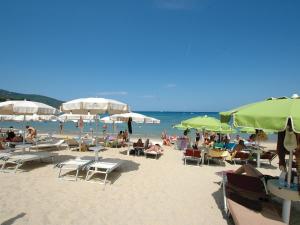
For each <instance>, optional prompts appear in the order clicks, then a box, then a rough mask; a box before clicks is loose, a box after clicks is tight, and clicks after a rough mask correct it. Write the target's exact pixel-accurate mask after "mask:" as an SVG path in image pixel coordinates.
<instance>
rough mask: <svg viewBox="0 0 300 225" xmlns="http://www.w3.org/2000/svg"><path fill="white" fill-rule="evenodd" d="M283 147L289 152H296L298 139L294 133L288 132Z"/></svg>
mask: <svg viewBox="0 0 300 225" xmlns="http://www.w3.org/2000/svg"><path fill="white" fill-rule="evenodd" d="M283 145H284V147H285V149H286V150H288V151H294V150H295V149H296V148H297V137H296V134H295V133H294V132H293V131H288V130H286V132H285V137H284V142H283Z"/></svg>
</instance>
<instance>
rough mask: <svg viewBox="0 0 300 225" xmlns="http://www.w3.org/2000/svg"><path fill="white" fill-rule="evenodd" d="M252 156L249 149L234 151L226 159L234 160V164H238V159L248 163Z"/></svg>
mask: <svg viewBox="0 0 300 225" xmlns="http://www.w3.org/2000/svg"><path fill="white" fill-rule="evenodd" d="M250 156H251V154H250V152H248V151H233V152H232V153H231V154H228V156H227V157H226V160H228V161H231V162H233V163H234V165H236V161H239V162H245V163H246V164H248V160H249V158H250Z"/></svg>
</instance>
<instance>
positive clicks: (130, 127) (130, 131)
mask: <svg viewBox="0 0 300 225" xmlns="http://www.w3.org/2000/svg"><path fill="white" fill-rule="evenodd" d="M131 123H132V118H131V117H129V118H128V122H127V126H128V133H129V134H132V124H131Z"/></svg>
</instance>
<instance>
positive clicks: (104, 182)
mask: <svg viewBox="0 0 300 225" xmlns="http://www.w3.org/2000/svg"><path fill="white" fill-rule="evenodd" d="M107 175H108V173H106V174H105V178H104V186H105V185H106V179H107Z"/></svg>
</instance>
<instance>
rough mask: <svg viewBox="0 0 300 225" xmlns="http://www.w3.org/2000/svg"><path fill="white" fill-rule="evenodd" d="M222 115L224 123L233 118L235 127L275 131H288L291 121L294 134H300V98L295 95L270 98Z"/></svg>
mask: <svg viewBox="0 0 300 225" xmlns="http://www.w3.org/2000/svg"><path fill="white" fill-rule="evenodd" d="M220 115H221V121H222V122H229V121H230V119H231V118H232V119H233V125H234V126H235V127H252V128H255V129H259V130H264V129H270V130H274V131H284V130H286V127H287V123H288V120H289V119H290V121H291V125H292V129H293V130H294V132H296V133H300V97H299V96H298V95H293V97H292V98H287V97H281V98H269V99H267V100H265V101H261V102H256V103H252V104H248V105H245V106H241V107H239V108H236V109H233V110H230V111H227V112H221V113H220Z"/></svg>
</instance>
